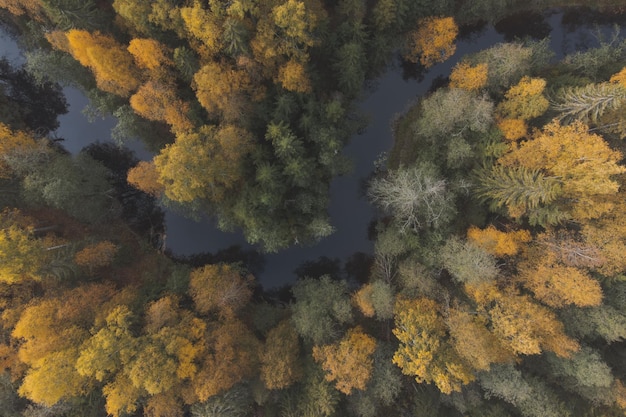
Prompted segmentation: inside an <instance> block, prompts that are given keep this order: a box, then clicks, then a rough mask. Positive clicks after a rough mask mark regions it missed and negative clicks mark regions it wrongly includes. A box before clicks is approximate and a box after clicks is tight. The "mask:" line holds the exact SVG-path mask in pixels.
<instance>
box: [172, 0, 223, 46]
mask: <svg viewBox="0 0 626 417" xmlns="http://www.w3.org/2000/svg"><path fill="white" fill-rule="evenodd" d="M180 16H181V17H182V19H183V21H184V23H185V29H186V30H187V32H188V34H189V35H188V36H189V38H191V39H197V40H199V41H201V42H202V45H204V48H200V51H202V52H205V53H204V54H203V55H205V58H210V57H212V56H213V55H215V54H217V53H218V52H219V51H220V49H221V48H222V42H221V33H222V26H221V24H220V22H219V20H218V19H217V18H216V17H215V15H214V14H213V13H211V11H210V10H206V9H205V8H203V7H202V2H200V1H195V2H194V3H193V5H192V6H190V7H182V8H181V9H180ZM197 49H198V48H197Z"/></svg>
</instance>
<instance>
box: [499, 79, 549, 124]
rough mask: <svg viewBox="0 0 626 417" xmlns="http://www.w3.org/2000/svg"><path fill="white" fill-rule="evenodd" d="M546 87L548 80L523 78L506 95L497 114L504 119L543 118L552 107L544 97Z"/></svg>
mask: <svg viewBox="0 0 626 417" xmlns="http://www.w3.org/2000/svg"><path fill="white" fill-rule="evenodd" d="M545 87H546V80H544V79H542V78H530V77H528V76H525V77H522V79H521V80H520V81H519V82H518V83H517V84H516V85H514V86H512V87H511V88H509V89H508V91H507V92H506V93H505V94H504V100H503V101H501V102H500V104H498V107H497V109H496V111H497V113H498V114H499V115H500V116H502V117H504V118H508V119H522V120H530V119H532V118H534V117H538V116H541V115H542V114H543V113H544V112H545V111H546V110H548V107H550V102H549V101H548V99H547V98H545V97H544V96H543V90H544V88H545Z"/></svg>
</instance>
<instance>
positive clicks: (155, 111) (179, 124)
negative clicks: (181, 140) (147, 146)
mask: <svg viewBox="0 0 626 417" xmlns="http://www.w3.org/2000/svg"><path fill="white" fill-rule="evenodd" d="M130 106H131V107H132V108H133V110H135V112H136V113H137V114H139V115H140V116H143V117H145V118H146V119H148V120H154V121H163V122H166V123H168V124H169V125H170V126H171V127H172V131H174V132H175V133H177V132H187V131H190V130H191V129H192V128H193V124H192V123H191V121H190V120H189V117H188V116H187V113H188V111H189V104H188V103H186V102H184V101H183V100H181V99H180V98H178V95H177V94H176V90H175V87H174V85H173V84H170V83H162V82H159V81H153V80H151V81H148V82H147V83H145V84H143V85H142V86H141V87H139V89H138V90H137V92H136V93H135V94H133V95H132V96H131V97H130Z"/></svg>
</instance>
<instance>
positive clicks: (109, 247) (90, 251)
mask: <svg viewBox="0 0 626 417" xmlns="http://www.w3.org/2000/svg"><path fill="white" fill-rule="evenodd" d="M116 253H117V245H115V244H114V243H112V242H109V241H108V240H104V241H102V242H98V243H95V244H93V245H89V246H86V247H84V248H83V249H81V250H80V251H78V252H76V255H74V262H75V263H76V265H79V266H84V267H86V268H88V269H89V270H92V269H94V268H102V267H104V266H108V265H110V264H111V262H113V258H114V257H115V254H116Z"/></svg>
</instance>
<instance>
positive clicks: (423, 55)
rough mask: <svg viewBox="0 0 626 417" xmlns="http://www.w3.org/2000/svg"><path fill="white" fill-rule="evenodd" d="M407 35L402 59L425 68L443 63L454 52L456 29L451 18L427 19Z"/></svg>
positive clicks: (421, 21)
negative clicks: (405, 48) (405, 49)
mask: <svg viewBox="0 0 626 417" xmlns="http://www.w3.org/2000/svg"><path fill="white" fill-rule="evenodd" d="M417 27H418V28H417V30H415V31H413V32H411V33H409V35H408V40H407V43H408V45H407V51H406V52H405V54H404V57H405V58H406V59H408V60H409V61H411V62H415V63H417V62H419V63H421V64H422V65H424V66H425V67H431V66H433V65H434V64H437V63H439V62H443V61H445V60H446V59H448V58H450V57H451V56H452V55H453V54H454V52H455V51H456V45H455V44H454V41H455V40H456V36H457V34H458V31H459V30H458V27H457V25H456V23H455V21H454V18H452V17H427V18H425V19H422V20H420V21H419V22H418V23H417Z"/></svg>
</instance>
